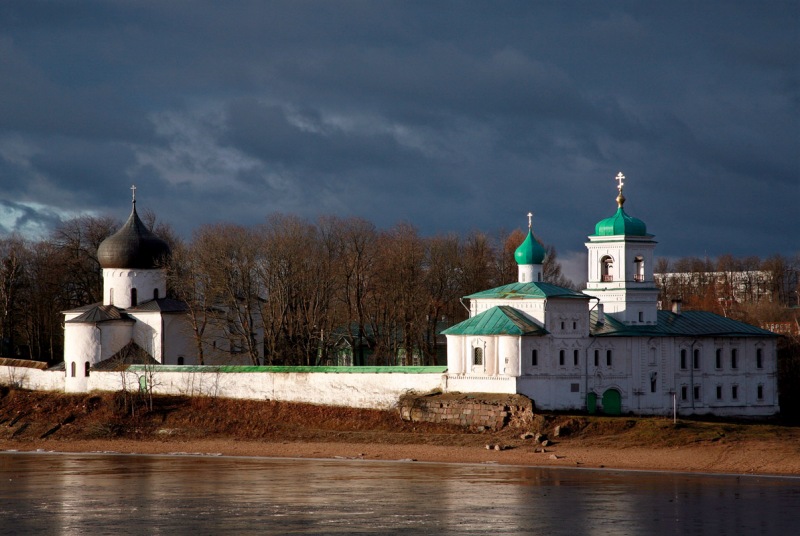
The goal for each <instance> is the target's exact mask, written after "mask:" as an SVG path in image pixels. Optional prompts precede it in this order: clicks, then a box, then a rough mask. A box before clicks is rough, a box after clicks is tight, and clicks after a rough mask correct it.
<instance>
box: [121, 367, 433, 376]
mask: <svg viewBox="0 0 800 536" xmlns="http://www.w3.org/2000/svg"><path fill="white" fill-rule="evenodd" d="M154 366H156V365H153V366H149V367H148V366H147V365H131V366H130V367H128V370H130V371H133V372H146V371H148V370H150V371H152V370H153V367H154ZM157 370H158V372H209V373H212V372H213V373H217V372H219V373H230V374H234V373H243V372H248V373H255V372H272V373H285V374H289V373H298V372H299V373H305V372H316V373H320V372H324V373H328V374H440V373H444V372H445V371H446V370H447V367H442V366H436V367H428V366H420V367H413V366H412V367H381V366H377V367H328V366H321V367H314V366H303V365H298V366H257V365H157Z"/></svg>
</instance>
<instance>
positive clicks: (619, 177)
mask: <svg viewBox="0 0 800 536" xmlns="http://www.w3.org/2000/svg"><path fill="white" fill-rule="evenodd" d="M614 180H616V181H617V182H618V183H619V184H617V190H619V192H620V193H622V187H623V186H624V182H623V181H624V180H625V175H623V174H622V172H621V171H620V172H619V173H617V177H616V178H615V179H614Z"/></svg>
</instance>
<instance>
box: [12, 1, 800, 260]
mask: <svg viewBox="0 0 800 536" xmlns="http://www.w3.org/2000/svg"><path fill="white" fill-rule="evenodd" d="M798 27H800V21H799V20H798V9H797V5H796V3H794V2H786V3H782V2H769V3H765V4H763V5H760V4H759V5H756V4H755V3H752V2H677V3H669V4H663V5H659V4H653V3H636V2H633V3H629V2H606V3H598V2H580V1H576V2H566V3H530V2H503V3H491V2H327V1H325V2H314V1H308V2H306V1H300V2H298V1H290V2H270V3H263V2H257V1H240V2H234V3H232V4H231V3H224V4H223V3H217V2H191V3H185V2H134V3H112V2H69V3H66V2H36V1H26V2H22V1H20V2H5V3H3V4H2V5H0V58H2V61H0V81H2V82H0V117H2V118H3V121H2V123H1V124H0V185H2V186H3V189H2V195H0V198H4V199H5V200H6V203H22V202H24V203H25V205H24V206H25V207H28V209H29V210H32V211H34V212H35V211H36V210H42V211H47V210H52V214H55V213H58V209H76V208H79V207H81V206H82V207H83V208H84V209H85V210H92V211H101V212H102V211H105V212H112V213H114V214H117V215H119V217H120V218H123V217H124V215H125V212H126V210H127V208H126V207H127V204H128V203H129V191H128V188H129V187H130V184H131V183H132V182H136V183H137V185H139V186H140V191H141V195H142V200H143V201H142V202H143V203H149V206H151V207H152V208H153V209H154V210H155V211H156V212H157V213H159V214H160V215H161V217H162V218H163V219H166V220H170V221H171V223H173V225H175V226H176V227H177V228H178V229H179V231H181V232H182V233H183V234H185V235H189V234H190V233H191V231H192V230H193V229H194V228H196V227H198V226H199V225H201V224H202V223H205V222H209V221H216V220H228V221H235V222H238V223H243V224H250V223H256V222H259V221H263V218H264V217H265V216H266V215H267V214H269V213H270V212H272V211H283V212H292V213H296V214H299V215H302V216H304V217H308V218H312V219H313V218H315V217H316V216H317V215H319V214H320V213H335V214H338V215H349V214H356V215H359V216H363V217H365V218H367V219H370V220H372V221H375V222H376V223H377V224H378V225H381V226H390V225H392V224H394V223H395V222H397V221H400V220H405V221H409V222H411V223H413V224H415V225H417V226H418V227H419V228H420V229H421V230H422V232H423V233H428V234H432V233H436V232H447V231H451V230H455V231H467V230H470V229H482V230H486V231H489V230H493V229H497V228H500V227H505V228H513V227H517V226H523V225H524V224H525V221H526V220H525V217H524V214H526V213H527V212H528V211H529V210H531V211H533V212H534V213H535V215H536V216H535V219H534V221H535V226H536V229H537V232H538V234H539V235H540V236H541V237H542V238H543V239H544V240H545V241H547V242H548V243H552V244H554V245H556V246H557V247H558V249H559V251H560V252H561V251H564V252H566V251H569V252H577V251H581V250H582V249H583V242H584V240H585V237H586V235H587V234H589V233H591V232H592V231H593V227H594V223H595V222H596V221H598V220H599V219H601V218H604V217H607V216H609V215H611V214H612V213H613V211H614V209H615V203H614V197H615V195H616V189H615V182H614V181H613V177H614V175H615V174H616V173H617V171H619V170H622V171H623V172H624V173H625V174H626V175H627V176H628V178H629V181H628V185H627V186H626V196H627V197H628V200H629V201H628V203H627V204H626V209H627V210H628V212H629V213H630V214H633V215H635V216H637V217H640V218H642V219H643V220H645V221H646V222H647V224H648V229H649V230H650V231H651V232H653V233H655V234H656V235H657V238H658V240H659V251H658V252H659V253H660V254H662V255H670V256H681V255H702V254H709V255H718V254H722V253H733V254H735V255H746V254H758V255H762V256H766V255H769V254H772V253H776V252H777V253H783V254H792V253H794V252H796V251H797V249H798V246H797V241H796V239H794V237H793V236H792V235H791V234H790V233H787V232H786V229H788V228H791V227H797V226H798V224H800V221H799V220H800V218H798V215H797V214H798V212H797V210H796V208H795V207H794V204H795V203H796V199H797V198H798V197H800V191H799V189H800V186H798V184H799V183H800V181H799V180H798V169H800V159H799V157H798V154H800V153H799V152H798V148H799V147H798V146H799V145H800V131H799V130H798V129H799V127H798V107H800V99H799V98H798V93H799V92H798V89H799V88H800V83H799V82H798V71H800V61H799V60H798V51H799V50H800V43H798V34H800V32H798ZM792 200H795V201H792ZM37 203H38V204H37ZM40 205H41V206H46V207H50V208H42V209H39V208H31V207H38V206H40ZM44 220H47V217H45V218H44V219H43V221H44Z"/></svg>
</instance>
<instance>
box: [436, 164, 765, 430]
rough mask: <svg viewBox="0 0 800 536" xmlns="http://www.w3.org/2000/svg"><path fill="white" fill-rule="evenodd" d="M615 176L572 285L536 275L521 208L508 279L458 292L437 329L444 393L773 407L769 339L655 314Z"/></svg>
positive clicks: (641, 410)
mask: <svg viewBox="0 0 800 536" xmlns="http://www.w3.org/2000/svg"><path fill="white" fill-rule="evenodd" d="M617 180H618V183H619V184H618V191H619V194H618V196H617V199H616V201H617V205H618V207H617V211H616V213H615V214H614V215H613V216H611V217H610V218H606V219H604V220H602V221H600V222H599V223H597V225H596V226H595V229H594V234H592V235H590V236H589V241H588V242H587V243H586V247H587V249H588V282H587V284H586V288H585V289H584V290H583V291H582V292H577V291H573V290H570V289H567V288H561V287H558V286H555V285H551V284H548V283H545V282H543V281H542V263H543V261H544V257H545V250H544V248H543V247H542V246H541V244H539V243H538V242H537V240H536V239H535V238H534V236H533V233H532V230H531V223H530V215H529V222H528V227H529V229H528V235H527V237H526V238H525V240H524V242H523V243H522V244H521V245H520V246H519V248H518V249H517V250H516V252H515V258H516V261H517V264H518V266H519V277H518V281H517V282H516V283H512V284H509V285H505V286H501V287H498V288H494V289H490V290H485V291H482V292H478V293H475V294H471V295H469V296H466V298H467V299H469V309H470V318H468V319H467V320H465V321H463V322H461V323H459V324H456V325H454V326H452V327H450V328H449V329H447V330H445V331H444V332H443V333H444V334H445V335H446V337H447V368H448V370H447V390H450V391H469V390H475V386H477V385H480V386H482V387H481V388H480V389H481V390H484V391H497V392H516V393H520V394H524V395H526V396H528V397H529V398H531V399H532V400H533V401H534V403H535V405H536V407H537V408H538V409H543V410H583V409H585V410H588V411H589V412H590V413H594V412H596V411H602V412H604V413H607V414H619V413H627V412H629V411H630V412H634V413H637V414H667V413H671V412H672V411H673V409H675V410H677V411H678V412H679V413H681V414H716V415H749V416H765V415H773V414H776V413H778V410H779V407H778V393H777V347H776V340H777V335H776V334H774V333H772V332H770V331H766V330H763V329H760V328H757V327H755V326H751V325H749V324H745V323H742V322H738V321H735V320H732V319H730V318H725V317H722V316H719V315H716V314H714V313H709V312H703V311H681V309H680V303H679V302H677V303H676V304H674V306H673V308H672V310H671V311H665V310H659V308H658V288H657V287H656V285H655V281H654V278H653V254H654V250H655V245H656V242H655V240H654V237H653V235H650V234H648V233H647V227H646V225H645V223H644V222H643V221H641V220H639V219H637V218H633V217H631V216H629V215H628V214H626V213H625V210H624V209H623V205H624V203H625V197H624V196H623V195H622V190H623V180H624V176H623V175H622V174H621V173H620V174H619V175H618V176H617Z"/></svg>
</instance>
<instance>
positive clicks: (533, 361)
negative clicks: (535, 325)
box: [531, 349, 539, 367]
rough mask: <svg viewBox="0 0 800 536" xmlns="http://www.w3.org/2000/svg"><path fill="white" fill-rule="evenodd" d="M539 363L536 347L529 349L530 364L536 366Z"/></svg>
mask: <svg viewBox="0 0 800 536" xmlns="http://www.w3.org/2000/svg"><path fill="white" fill-rule="evenodd" d="M538 365H539V351H538V350H536V349H533V350H531V366H532V367H536V366H538Z"/></svg>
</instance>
